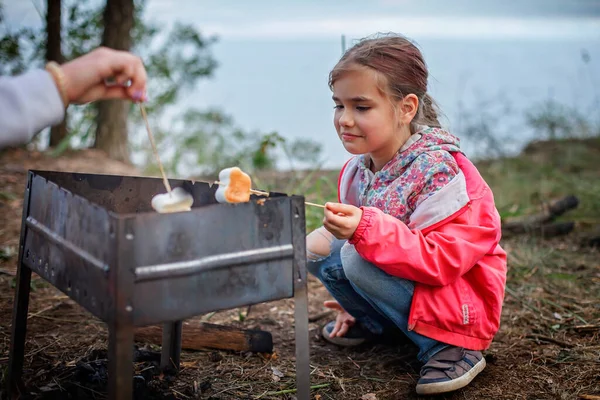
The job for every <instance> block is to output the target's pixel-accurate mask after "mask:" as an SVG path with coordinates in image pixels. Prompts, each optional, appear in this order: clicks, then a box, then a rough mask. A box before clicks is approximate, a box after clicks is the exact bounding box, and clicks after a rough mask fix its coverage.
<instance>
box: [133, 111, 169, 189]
mask: <svg viewBox="0 0 600 400" xmlns="http://www.w3.org/2000/svg"><path fill="white" fill-rule="evenodd" d="M140 111H141V112H142V118H144V122H145V123H146V131H147V132H148V139H150V143H151V144H152V151H153V152H154V157H155V158H156V162H157V163H158V168H160V174H161V175H162V178H163V183H164V185H165V189H167V192H169V193H171V185H170V184H169V180H168V179H167V175H166V174H165V170H164V169H163V166H162V163H161V162H160V157H159V156H158V151H157V150H156V143H154V136H152V131H150V124H149V123H148V116H147V115H146V109H145V108H144V105H143V104H142V103H140Z"/></svg>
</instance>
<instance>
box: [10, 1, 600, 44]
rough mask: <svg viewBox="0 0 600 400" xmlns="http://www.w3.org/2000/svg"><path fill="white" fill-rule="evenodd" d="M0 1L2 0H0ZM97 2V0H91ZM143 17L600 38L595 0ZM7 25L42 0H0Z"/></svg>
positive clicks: (323, 28)
mask: <svg viewBox="0 0 600 400" xmlns="http://www.w3.org/2000/svg"><path fill="white" fill-rule="evenodd" d="M0 1H1V0H0ZM93 1H96V0H93ZM147 2H148V10H147V12H146V18H150V19H152V20H156V21H160V22H164V23H167V24H169V23H172V22H174V21H181V22H188V23H194V24H196V25H197V26H198V28H200V29H201V30H202V32H204V33H207V34H216V35H218V36H220V37H221V38H222V39H251V40H252V39H283V40H288V39H295V38H311V37H333V36H336V37H339V36H340V35H341V34H346V35H349V36H350V37H360V36H364V35H368V34H371V33H374V32H382V31H395V32H401V33H403V34H406V35H408V36H413V37H418V38H425V37H428V38H469V37H473V38H486V37H517V38H519V37H521V38H549V37H567V38H568V37H577V38H582V37H583V38H600V1H599V0H504V1H500V0H452V1H450V0H377V1H368V2H367V1H365V0H328V1H323V0H305V1H292V0H287V1H282V0H252V1H245V0H219V1H216V0H212V1H208V0H147ZM4 3H5V6H6V17H7V22H9V24H10V26H11V27H19V26H22V25H38V24H41V18H40V15H39V12H38V11H37V10H36V7H37V9H38V10H41V11H42V12H43V10H44V4H45V0H4Z"/></svg>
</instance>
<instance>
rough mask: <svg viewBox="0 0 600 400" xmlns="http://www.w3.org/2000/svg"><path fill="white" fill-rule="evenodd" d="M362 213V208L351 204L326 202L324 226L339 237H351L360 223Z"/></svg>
mask: <svg viewBox="0 0 600 400" xmlns="http://www.w3.org/2000/svg"><path fill="white" fill-rule="evenodd" d="M362 214H363V212H362V210H361V209H360V208H358V207H355V206H352V205H349V204H341V203H326V204H325V217H324V218H323V226H325V229H327V230H328V231H329V232H331V233H332V234H333V236H335V237H336V238H338V239H350V238H351V237H352V235H354V231H356V227H358V224H359V223H360V220H361V218H362Z"/></svg>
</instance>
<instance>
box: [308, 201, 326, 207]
mask: <svg viewBox="0 0 600 400" xmlns="http://www.w3.org/2000/svg"><path fill="white" fill-rule="evenodd" d="M304 204H306V205H307V206H313V207H320V208H325V206H324V205H321V204H317V203H311V202H310V201H305V202H304Z"/></svg>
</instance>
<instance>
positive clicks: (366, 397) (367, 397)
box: [360, 393, 377, 400]
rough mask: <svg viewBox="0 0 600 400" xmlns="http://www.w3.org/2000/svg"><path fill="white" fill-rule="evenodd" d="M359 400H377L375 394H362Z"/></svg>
mask: <svg viewBox="0 0 600 400" xmlns="http://www.w3.org/2000/svg"><path fill="white" fill-rule="evenodd" d="M360 400H377V396H375V393H367V394H363V396H362V397H361V398H360Z"/></svg>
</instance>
